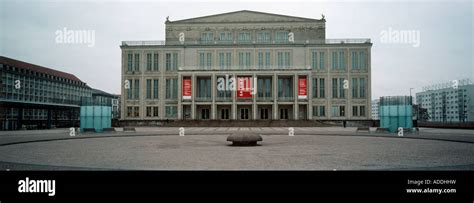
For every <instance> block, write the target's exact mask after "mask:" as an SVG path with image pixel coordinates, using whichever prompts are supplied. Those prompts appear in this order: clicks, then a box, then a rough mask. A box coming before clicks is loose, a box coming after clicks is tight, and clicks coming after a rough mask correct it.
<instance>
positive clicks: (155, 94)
mask: <svg viewBox="0 0 474 203" xmlns="http://www.w3.org/2000/svg"><path fill="white" fill-rule="evenodd" d="M158 90H159V89H158V79H154V80H153V99H158Z"/></svg>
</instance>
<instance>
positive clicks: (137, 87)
mask: <svg viewBox="0 0 474 203" xmlns="http://www.w3.org/2000/svg"><path fill="white" fill-rule="evenodd" d="M133 88H134V89H135V91H134V98H135V99H139V98H140V80H139V79H135V84H134V85H133Z"/></svg>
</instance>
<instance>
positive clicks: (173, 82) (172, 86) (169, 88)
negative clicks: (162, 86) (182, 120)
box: [166, 79, 178, 99]
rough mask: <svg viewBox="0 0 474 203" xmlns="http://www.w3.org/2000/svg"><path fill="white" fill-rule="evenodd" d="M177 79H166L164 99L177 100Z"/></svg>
mask: <svg viewBox="0 0 474 203" xmlns="http://www.w3.org/2000/svg"><path fill="white" fill-rule="evenodd" d="M177 96H178V79H166V99H177Z"/></svg>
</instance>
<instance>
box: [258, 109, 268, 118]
mask: <svg viewBox="0 0 474 203" xmlns="http://www.w3.org/2000/svg"><path fill="white" fill-rule="evenodd" d="M260 119H268V109H267V108H261V109H260Z"/></svg>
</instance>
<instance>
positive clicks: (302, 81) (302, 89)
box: [298, 76, 308, 99]
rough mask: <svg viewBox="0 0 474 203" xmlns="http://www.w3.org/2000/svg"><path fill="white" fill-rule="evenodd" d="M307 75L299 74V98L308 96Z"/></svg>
mask: <svg viewBox="0 0 474 203" xmlns="http://www.w3.org/2000/svg"><path fill="white" fill-rule="evenodd" d="M307 93H308V91H307V83H306V76H299V78H298V99H307V98H308V96H307V95H308V94H307Z"/></svg>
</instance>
